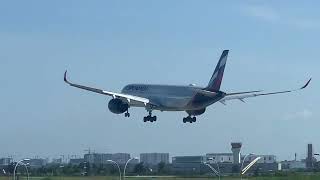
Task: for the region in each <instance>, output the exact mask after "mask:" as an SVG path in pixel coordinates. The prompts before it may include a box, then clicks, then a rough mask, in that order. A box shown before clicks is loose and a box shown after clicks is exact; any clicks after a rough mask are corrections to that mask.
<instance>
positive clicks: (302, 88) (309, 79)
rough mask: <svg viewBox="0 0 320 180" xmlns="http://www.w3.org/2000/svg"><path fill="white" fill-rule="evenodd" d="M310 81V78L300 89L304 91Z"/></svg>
mask: <svg viewBox="0 0 320 180" xmlns="http://www.w3.org/2000/svg"><path fill="white" fill-rule="evenodd" d="M311 79H312V78H310V79H309V80H308V82H307V83H306V84H305V85H304V86H302V87H301V88H300V89H304V88H306V87H307V86H308V85H309V83H310V81H311Z"/></svg>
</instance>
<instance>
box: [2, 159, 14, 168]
mask: <svg viewBox="0 0 320 180" xmlns="http://www.w3.org/2000/svg"><path fill="white" fill-rule="evenodd" d="M11 162H12V159H11V158H1V159H0V165H1V166H7V165H9V164H10V163H11Z"/></svg>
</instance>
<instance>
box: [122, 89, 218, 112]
mask: <svg viewBox="0 0 320 180" xmlns="http://www.w3.org/2000/svg"><path fill="white" fill-rule="evenodd" d="M203 89H204V88H201V87H197V86H193V85H190V86H175V85H150V84H129V85H127V86H125V87H124V88H123V89H122V91H121V93H124V94H129V95H133V96H139V97H144V98H147V99H149V100H150V101H151V103H154V104H157V105H158V106H157V107H155V109H156V110H161V111H188V110H200V109H204V108H206V107H207V106H209V105H211V104H213V103H215V102H217V101H219V100H220V99H222V98H223V97H224V93H223V92H220V91H217V92H214V96H210V97H209V96H205V95H203V94H200V93H199V91H201V90H203ZM130 106H133V107H134V106H137V107H140V106H141V103H140V104H135V103H134V102H130Z"/></svg>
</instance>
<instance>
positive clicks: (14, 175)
mask: <svg viewBox="0 0 320 180" xmlns="http://www.w3.org/2000/svg"><path fill="white" fill-rule="evenodd" d="M23 161H30V159H22V160H20V161H18V162H17V164H16V165H15V166H14V169H13V180H16V170H17V167H18V166H19V164H20V163H21V164H23V165H25V167H26V169H27V174H28V180H29V172H28V168H27V166H26V164H24V163H22V162H23Z"/></svg>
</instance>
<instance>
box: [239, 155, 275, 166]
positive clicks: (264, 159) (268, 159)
mask: <svg viewBox="0 0 320 180" xmlns="http://www.w3.org/2000/svg"><path fill="white" fill-rule="evenodd" d="M244 157H245V156H241V162H242V161H243V159H244ZM257 157H261V158H260V159H259V160H258V161H257V163H266V164H271V163H276V162H277V158H276V156H275V155H256V154H255V155H249V156H248V157H247V158H246V159H245V163H250V162H251V161H253V160H254V159H256V158H257Z"/></svg>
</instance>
